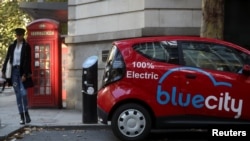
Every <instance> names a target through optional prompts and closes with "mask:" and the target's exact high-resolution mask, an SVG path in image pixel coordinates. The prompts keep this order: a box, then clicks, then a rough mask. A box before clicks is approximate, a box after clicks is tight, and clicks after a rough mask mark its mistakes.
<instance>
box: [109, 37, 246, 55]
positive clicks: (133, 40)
mask: <svg viewBox="0 0 250 141" xmlns="http://www.w3.org/2000/svg"><path fill="white" fill-rule="evenodd" d="M165 40H176V41H197V42H199V41H200V42H209V43H217V44H223V45H226V46H232V47H234V48H237V49H239V50H241V51H244V52H247V53H248V54H250V51H249V50H247V49H246V48H244V47H241V46H239V45H236V44H233V43H230V42H227V41H223V40H219V39H215V38H205V37H199V36H151V37H137V38H130V39H123V40H118V41H114V42H113V44H114V45H116V46H119V47H127V46H132V45H134V44H138V43H144V42H156V41H165Z"/></svg>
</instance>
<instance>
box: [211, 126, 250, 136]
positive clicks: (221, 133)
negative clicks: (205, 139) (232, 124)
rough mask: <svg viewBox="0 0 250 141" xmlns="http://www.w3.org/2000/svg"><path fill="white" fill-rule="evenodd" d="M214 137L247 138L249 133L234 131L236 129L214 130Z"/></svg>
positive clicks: (212, 134)
mask: <svg viewBox="0 0 250 141" xmlns="http://www.w3.org/2000/svg"><path fill="white" fill-rule="evenodd" d="M211 136H212V137H246V136H248V133H247V131H246V130H234V129H228V130H224V129H216V128H215V129H212V130H211Z"/></svg>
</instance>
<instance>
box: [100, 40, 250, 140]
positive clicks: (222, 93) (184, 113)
mask: <svg viewBox="0 0 250 141" xmlns="http://www.w3.org/2000/svg"><path fill="white" fill-rule="evenodd" d="M249 64H250V51H249V50H247V49H244V48H243V47H240V46H238V45H235V44H232V43H229V42H225V41H221V40H217V39H208V38H201V37H191V36H161V37H142V38H134V39H126V40H120V41H115V42H114V43H113V47H112V49H111V50H110V54H109V57H108V59H107V64H106V67H105V70H104V76H103V86H102V88H101V89H100V90H99V92H98V95H97V104H98V117H99V118H100V120H101V121H102V122H103V123H108V121H111V126H112V130H113V133H114V134H115V135H116V136H117V137H118V138H119V139H121V140H125V141H135V140H143V139H145V138H146V137H147V136H148V134H149V133H150V131H151V129H166V128H176V127H180V128H186V127H188V128H192V127H207V126H208V125H218V124H220V125H221V124H223V125H232V124H234V125H239V124H249V123H250V112H249V110H248V108H249V107H250V95H249V91H248V90H247V89H249V87H250V77H249V76H250V66H249Z"/></svg>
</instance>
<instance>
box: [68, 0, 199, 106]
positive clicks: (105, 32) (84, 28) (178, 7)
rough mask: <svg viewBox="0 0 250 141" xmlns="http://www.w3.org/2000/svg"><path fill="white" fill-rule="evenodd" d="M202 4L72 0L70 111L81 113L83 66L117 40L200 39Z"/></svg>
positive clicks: (193, 1) (157, 0)
mask: <svg viewBox="0 0 250 141" xmlns="http://www.w3.org/2000/svg"><path fill="white" fill-rule="evenodd" d="M201 18H202V15H201V0H69V1H68V35H67V37H66V38H65V43H66V44H67V45H68V48H69V54H68V61H69V64H68V79H67V82H66V84H67V88H66V89H67V102H66V103H67V108H71V109H72V108H73V109H74V108H75V109H80V110H82V92H81V89H82V63H83V62H84V60H85V59H87V58H88V57H89V56H92V55H96V56H98V57H99V59H98V87H99V88H100V85H101V79H102V74H103V68H104V64H105V56H106V55H107V51H108V50H109V49H110V48H111V44H112V42H113V41H115V40H119V39H125V38H134V37H143V36H157V35H199V34H200V26H201Z"/></svg>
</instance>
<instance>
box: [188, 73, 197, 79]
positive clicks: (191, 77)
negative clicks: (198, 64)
mask: <svg viewBox="0 0 250 141" xmlns="http://www.w3.org/2000/svg"><path fill="white" fill-rule="evenodd" d="M186 78H188V79H195V78H196V75H195V74H186Z"/></svg>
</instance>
